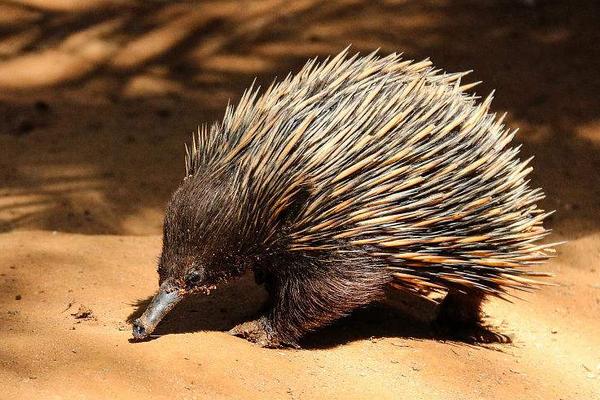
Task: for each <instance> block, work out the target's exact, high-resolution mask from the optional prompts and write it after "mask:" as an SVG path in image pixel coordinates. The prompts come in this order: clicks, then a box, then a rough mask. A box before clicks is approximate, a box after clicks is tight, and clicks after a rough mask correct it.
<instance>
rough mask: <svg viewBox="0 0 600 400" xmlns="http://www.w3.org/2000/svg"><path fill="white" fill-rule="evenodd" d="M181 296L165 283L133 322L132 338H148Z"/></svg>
mask: <svg viewBox="0 0 600 400" xmlns="http://www.w3.org/2000/svg"><path fill="white" fill-rule="evenodd" d="M182 298H183V295H182V294H181V293H180V292H179V290H176V289H174V288H173V287H172V286H171V285H169V284H167V283H166V282H165V283H164V284H162V285H161V287H160V288H159V290H158V292H157V293H156V295H155V296H154V298H153V299H152V301H151V302H150V304H149V305H148V308H146V311H144V313H143V314H142V316H141V317H139V318H138V319H136V320H135V321H133V332H132V333H133V337H134V338H135V339H138V340H143V339H146V338H148V336H150V335H151V334H152V332H154V329H156V326H157V325H158V323H159V322H160V321H161V320H162V319H163V318H164V317H165V315H167V314H168V313H169V311H171V310H172V309H173V307H175V305H176V304H177V303H179V302H180V301H181V299H182Z"/></svg>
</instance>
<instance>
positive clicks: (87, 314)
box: [71, 304, 96, 320]
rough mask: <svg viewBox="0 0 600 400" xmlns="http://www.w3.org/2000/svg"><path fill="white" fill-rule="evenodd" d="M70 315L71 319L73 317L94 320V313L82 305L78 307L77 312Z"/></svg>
mask: <svg viewBox="0 0 600 400" xmlns="http://www.w3.org/2000/svg"><path fill="white" fill-rule="evenodd" d="M71 315H72V316H73V317H75V319H85V320H89V319H96V318H95V317H94V313H93V312H92V310H90V309H89V308H87V307H86V306H84V305H83V304H82V305H80V306H79V309H78V310H77V312H75V313H72V314H71Z"/></svg>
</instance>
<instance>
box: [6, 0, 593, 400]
mask: <svg viewBox="0 0 600 400" xmlns="http://www.w3.org/2000/svg"><path fill="white" fill-rule="evenodd" d="M519 4H520V3H518V2H512V1H502V0H488V1H450V0H447V1H443V0H437V1H410V0H396V1H391V0H388V1H378V2H371V1H358V0H348V1H337V2H333V1H332V2H326V3H321V2H317V1H308V0H300V1H294V2H285V1H275V0H269V1H251V2H247V3H246V4H245V5H243V6H242V5H240V4H239V3H238V2H233V1H220V2H216V1H215V2H210V1H203V2H198V3H193V2H181V3H180V2H158V1H156V2H134V1H106V0H89V1H71V0H48V1H41V0H39V1H38V0H22V1H16V0H15V1H0V232H1V233H0V398H27V399H30V398H31V399H36V398H40V399H52V398H65V399H71V398H84V399H87V398H127V399H135V398H182V399H183V398H190V399H191V398H201V399H203V398H211V399H213V398H215V399H220V398H223V399H239V398H244V399H253V398H257V399H259V398H286V399H312V398H315V399H316V398H359V399H362V398H365V399H366V398H373V399H378V398H390V399H391V398H394V399H398V398H412V399H515V398H523V399H544V400H546V399H600V322H599V319H598V315H599V314H600V200H599V199H600V174H599V173H598V171H599V170H600V98H599V97H598V96H597V94H598V93H600V78H599V77H598V71H599V70H600V47H599V46H598V45H597V43H599V42H600V30H599V29H598V27H597V16H598V15H600V6H598V5H597V4H596V2H595V1H591V0H590V1H576V2H567V1H550V0H547V1H542V0H540V1H538V5H537V6H536V7H534V8H531V7H525V6H521V5H519ZM349 43H352V44H353V46H354V48H355V49H356V50H357V51H361V52H367V51H371V50H372V49H374V48H377V47H380V48H381V52H382V53H387V52H392V51H403V52H404V53H405V54H406V57H407V58H415V59H418V58H424V57H431V58H432V60H433V61H434V63H435V64H436V65H438V66H440V67H444V68H446V69H448V70H451V71H459V70H468V69H474V72H473V74H472V78H471V79H472V80H473V81H477V80H483V81H484V83H483V84H482V85H481V86H480V87H478V88H477V91H478V93H482V94H487V93H488V92H489V91H490V90H491V89H493V88H496V89H497V90H498V91H497V94H496V101H495V102H494V108H495V109H496V110H497V111H498V112H504V111H507V112H508V122H509V124H510V125H512V126H515V127H517V126H518V127H521V131H520V134H519V135H518V141H519V142H520V143H522V144H523V156H524V157H528V156H530V155H533V154H535V156H536V158H535V160H534V161H533V165H534V167H535V171H534V173H533V176H532V179H533V183H534V184H535V185H539V186H541V187H543V188H544V189H545V191H546V193H547V198H546V200H544V202H543V206H544V207H545V208H546V209H556V210H557V213H556V214H555V215H554V216H553V217H552V218H551V219H550V221H549V223H548V225H549V227H550V228H552V229H553V231H554V233H553V235H552V237H551V238H550V239H551V240H553V241H558V240H568V241H569V242H568V244H566V245H564V246H562V247H561V248H560V251H559V257H558V258H556V259H555V260H553V261H552V262H551V263H550V264H549V265H548V266H547V268H546V269H547V270H548V271H550V272H553V273H555V274H556V278H555V282H556V283H558V286H556V287H549V288H546V289H544V290H542V291H540V292H538V293H534V294H527V295H525V297H524V300H523V301H516V302H515V303H513V304H510V303H506V302H502V301H499V300H492V301H490V302H489V303H488V304H487V305H486V308H485V311H486V313H487V314H488V319H487V322H488V323H489V324H490V325H491V326H492V327H493V330H494V331H495V332H497V333H500V334H502V335H505V336H507V337H509V338H511V339H512V343H498V344H491V345H485V346H484V345H475V346H474V345H470V344H466V343H462V342H454V341H448V340H444V338H442V337H439V336H436V335H435V334H433V333H432V332H431V330H430V329H429V327H428V326H427V325H425V324H422V323H418V322H415V321H412V320H410V319H409V318H408V317H406V316H403V315H401V314H399V313H397V312H394V311H392V310H389V309H384V308H377V309H372V310H367V311H362V312H358V313H357V314H356V315H354V316H352V317H351V318H348V319H347V320H345V321H342V322H341V323H339V324H336V325H335V326H333V327H330V328H328V329H326V330H324V331H323V332H319V333H318V334H315V335H313V336H312V337H310V338H308V340H307V341H306V343H305V346H306V348H305V349H304V350H266V349H261V348H257V347H255V346H253V345H251V344H249V343H247V342H245V341H243V340H241V339H237V338H233V337H230V336H229V335H227V334H226V333H225V332H224V331H226V330H227V329H229V328H231V327H232V326H233V325H234V324H235V323H237V322H239V321H242V320H244V319H245V318H248V317H249V316H250V315H252V313H253V312H254V311H255V310H256V308H257V307H258V306H259V304H260V301H261V298H262V296H263V295H264V294H263V293H262V292H261V291H260V289H258V288H256V287H254V285H253V284H252V283H251V282H249V281H248V280H247V279H246V280H242V281H241V282H239V283H236V284H233V285H231V286H230V287H226V288H221V289H220V290H218V291H216V292H214V293H213V295H211V296H210V297H206V298H198V299H194V300H192V301H188V302H186V303H184V304H181V305H180V306H179V307H178V308H177V309H176V310H175V311H174V312H173V313H172V315H171V316H169V318H168V319H167V320H166V321H164V323H163V324H162V325H161V327H160V329H159V333H161V334H162V335H163V336H161V337H160V338H158V339H156V340H152V341H149V342H144V343H130V342H129V341H128V339H129V337H130V327H129V325H128V323H127V321H128V320H130V319H131V318H132V317H133V316H135V315H137V313H139V311H140V308H141V307H143V305H144V304H145V302H146V301H147V300H148V297H149V296H150V295H151V294H152V293H153V291H154V290H155V287H156V274H155V264H156V257H157V256H158V252H159V250H160V228H161V222H162V215H163V207H164V204H165V202H166V201H167V199H168V197H169V195H170V193H171V192H172V190H173V189H174V188H175V187H176V186H177V184H178V182H179V180H180V179H181V177H182V173H183V152H182V149H183V142H184V141H185V140H187V139H188V137H189V134H190V132H191V131H192V130H194V129H195V128H196V126H197V125H198V123H200V122H203V121H210V120H213V119H215V118H219V117H220V115H221V112H222V110H223V109H224V107H225V105H226V104H227V100H228V99H229V98H231V99H232V100H233V101H235V100H236V99H237V98H239V95H240V94H241V92H242V90H243V89H244V88H245V87H246V86H248V85H249V84H250V83H251V82H252V80H253V78H254V77H255V76H256V77H257V80H258V82H259V83H263V84H265V83H269V82H270V80H271V79H272V78H273V76H276V75H278V76H282V75H285V74H286V73H287V72H288V71H290V70H297V69H298V67H299V66H300V65H302V63H303V62H304V61H305V60H306V59H307V58H309V57H312V56H315V55H320V56H322V55H327V54H331V53H336V52H338V51H339V50H340V49H342V48H343V47H345V46H346V45H347V44H349ZM86 309H89V310H91V313H92V314H91V315H87V313H86V312H85V310H86Z"/></svg>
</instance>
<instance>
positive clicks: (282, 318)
mask: <svg viewBox="0 0 600 400" xmlns="http://www.w3.org/2000/svg"><path fill="white" fill-rule="evenodd" d="M302 267H303V268H301V269H296V268H294V272H293V273H286V274H281V273H280V274H278V275H277V276H276V277H273V276H270V277H269V278H268V279H267V281H266V284H267V290H268V291H269V303H268V306H267V307H266V309H265V311H264V312H263V314H262V315H261V316H260V317H259V318H258V319H256V320H254V321H249V322H244V323H242V324H240V325H238V326H236V327H235V328H233V329H232V330H231V331H230V333H231V334H233V335H236V336H240V337H243V338H245V339H247V340H249V341H251V342H255V343H257V344H259V345H261V346H263V347H299V344H298V342H299V340H300V339H301V338H302V337H303V336H304V335H305V334H306V333H308V332H311V331H314V330H317V329H319V328H321V327H324V326H326V325H328V324H330V323H332V322H333V321H335V320H337V319H339V318H341V317H343V316H345V315H348V314H349V313H350V312H352V311H353V310H354V309H356V308H359V307H362V306H365V305H367V304H369V303H372V302H374V301H376V300H379V299H381V298H383V296H384V287H385V286H386V284H387V282H388V279H389V278H388V276H387V274H384V273H382V271H381V269H373V270H368V269H365V268H364V267H363V268H356V269H352V268H349V267H351V266H347V265H346V266H343V265H338V266H337V267H331V266H329V265H328V266H327V267H324V266H319V267H318V268H316V269H315V268H310V266H308V267H307V266H302Z"/></svg>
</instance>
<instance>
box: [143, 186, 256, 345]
mask: <svg viewBox="0 0 600 400" xmlns="http://www.w3.org/2000/svg"><path fill="white" fill-rule="evenodd" d="M238 197H239V196H238V194H237V191H236V190H234V188H233V185H232V183H231V180H230V179H228V178H227V177H224V178H214V177H210V178H209V177H207V176H205V177H203V176H194V177H190V178H188V179H186V180H185V181H184V182H183V183H182V185H181V186H180V187H179V188H178V189H177V191H176V192H175V193H174V194H173V196H172V198H171V201H170V202H169V205H168V207H167V210H166V215H165V222H164V231H163V248H162V254H161V256H160V259H159V262H158V274H159V285H160V288H159V291H158V293H157V294H156V295H155V296H154V298H153V300H152V302H151V303H150V305H149V306H148V308H147V309H146V311H145V312H144V314H143V315H142V316H141V317H140V318H138V319H137V320H135V322H134V327H133V336H134V337H135V338H137V339H144V338H147V337H148V336H149V335H150V334H151V333H152V332H153V331H154V329H155V327H156V325H157V324H158V323H159V322H160V320H161V319H162V318H163V317H164V316H165V315H166V314H167V313H168V312H169V311H170V310H171V309H172V308H173V307H174V306H175V305H176V304H177V303H178V302H179V301H181V300H182V299H183V298H185V297H186V296H188V295H190V294H194V293H208V292H210V290H211V289H213V288H215V287H216V285H217V284H218V283H220V282H223V281H225V280H227V279H228V278H230V277H232V276H237V275H241V274H242V273H243V271H244V270H245V269H246V268H247V267H248V261H247V259H246V258H245V257H244V256H243V255H247V254H248V252H247V251H244V250H245V249H244V245H245V243H244V241H243V239H242V232H241V228H240V227H241V223H242V221H241V220H240V217H241V215H242V213H241V212H240V209H241V207H242V206H243V205H242V203H241V201H240V200H239V198H238Z"/></svg>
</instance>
